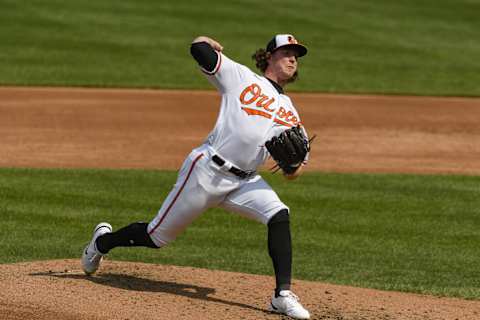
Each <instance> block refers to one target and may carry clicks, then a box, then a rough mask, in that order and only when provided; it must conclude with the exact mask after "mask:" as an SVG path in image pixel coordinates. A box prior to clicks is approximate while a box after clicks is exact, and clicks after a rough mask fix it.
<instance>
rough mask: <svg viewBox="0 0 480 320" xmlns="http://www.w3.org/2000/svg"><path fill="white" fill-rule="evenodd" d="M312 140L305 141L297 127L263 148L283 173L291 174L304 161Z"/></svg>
mask: <svg viewBox="0 0 480 320" xmlns="http://www.w3.org/2000/svg"><path fill="white" fill-rule="evenodd" d="M312 140H313V138H312V139H310V141H309V140H308V139H307V137H306V136H305V133H304V131H303V129H302V128H301V127H300V125H298V126H296V127H292V128H289V129H287V130H285V131H283V132H282V133H281V134H280V135H279V136H276V137H273V138H272V139H270V140H268V141H267V142H265V147H266V148H267V150H268V152H269V153H270V155H271V156H272V158H273V160H275V162H276V163H277V165H278V166H279V167H280V168H281V169H282V170H283V172H284V173H285V174H292V173H294V172H295V171H296V170H297V169H298V167H299V166H300V165H301V164H302V163H303V162H304V161H305V157H306V156H307V154H308V152H309V151H310V142H311V141H312ZM274 168H275V167H274ZM272 169H273V168H272Z"/></svg>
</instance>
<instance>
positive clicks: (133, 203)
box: [0, 169, 480, 299]
mask: <svg viewBox="0 0 480 320" xmlns="http://www.w3.org/2000/svg"><path fill="white" fill-rule="evenodd" d="M264 176H265V177H266V178H267V180H268V181H269V182H270V183H271V185H272V186H273V187H274V189H276V190H277V191H278V194H279V195H280V197H281V198H282V199H283V200H284V201H285V202H286V203H287V204H288V205H289V206H290V207H291V210H292V237H293V241H294V277H295V278H298V279H308V280H316V281H326V282H330V283H339V284H348V285H355V286H363V287H371V288H380V289H388V290H400V291H411V292H421V293H430V294H435V295H442V296H457V297H463V298H472V299H479V298H480V278H479V277H478V266H479V265H480V255H479V254H478V252H479V251H478V248H479V242H480V241H479V240H480V231H479V230H480V229H479V226H480V197H479V193H480V177H468V176H415V175H370V174H369V175H367V174H324V173H308V174H305V175H304V176H303V177H302V178H301V179H299V180H297V181H295V182H288V181H286V180H284V179H283V178H282V177H280V176H279V175H276V176H272V175H271V174H269V173H265V174H264ZM175 179H176V173H174V172H161V171H141V170H123V171H120V170H54V169H49V170H45V169H0V212H1V228H0V243H1V244H2V245H1V246H0V262H1V263H11V262H18V261H30V260H43V259H53V258H79V256H80V254H81V251H82V249H83V247H84V245H85V244H86V243H87V242H88V241H89V238H90V236H91V232H92V228H93V227H94V226H95V225H96V224H97V223H98V222H100V221H103V220H106V221H109V222H110V223H112V225H113V226H114V228H119V227H121V226H124V225H126V224H129V223H130V222H134V221H149V220H150V219H151V218H152V217H153V216H154V215H155V214H156V212H157V210H158V208H159V206H160V205H161V202H162V199H163V198H164V197H165V196H166V194H167V193H168V192H169V191H170V187H171V186H172V185H173V183H174V181H175ZM110 256H111V258H112V259H115V260H129V261H142V262H151V263H161V264H175V265H188V266H197V267H203V268H211V269H223V270H232V271H240V272H248V273H258V274H272V267H271V262H270V258H269V257H268V253H267V248H266V228H265V227H264V226H263V225H261V224H259V223H256V222H253V221H249V220H246V219H243V218H240V217H238V216H236V215H233V214H230V213H227V212H225V211H223V210H210V211H207V212H206V213H205V214H204V215H202V216H201V217H200V218H199V219H198V220H196V221H195V222H194V223H193V224H192V225H191V226H190V227H189V228H188V229H187V231H186V232H185V233H184V234H182V235H181V236H180V237H179V238H178V239H177V241H175V242H173V243H172V244H171V245H169V246H167V247H165V248H163V249H161V250H151V249H144V248H128V249H126V248H120V249H116V250H114V251H112V252H111V254H110Z"/></svg>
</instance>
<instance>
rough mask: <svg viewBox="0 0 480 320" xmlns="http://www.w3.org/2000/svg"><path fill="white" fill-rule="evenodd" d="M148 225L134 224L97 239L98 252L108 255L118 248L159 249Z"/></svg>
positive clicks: (142, 223)
mask: <svg viewBox="0 0 480 320" xmlns="http://www.w3.org/2000/svg"><path fill="white" fill-rule="evenodd" d="M147 226H148V223H144V222H136V223H132V224H130V225H128V226H126V227H124V228H122V229H120V230H118V231H115V232H112V233H106V234H104V235H101V236H100V237H98V238H97V240H96V242H95V244H96V246H97V250H98V251H100V252H101V253H102V254H107V253H108V252H109V251H110V250H112V249H113V248H116V247H149V248H158V247H157V246H156V245H155V243H153V241H152V239H151V238H150V235H149V234H148V232H147Z"/></svg>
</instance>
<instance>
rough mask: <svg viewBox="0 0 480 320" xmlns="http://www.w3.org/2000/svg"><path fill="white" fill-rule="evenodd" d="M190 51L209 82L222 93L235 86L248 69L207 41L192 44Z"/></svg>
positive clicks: (243, 77) (242, 78)
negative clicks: (215, 48)
mask: <svg viewBox="0 0 480 320" xmlns="http://www.w3.org/2000/svg"><path fill="white" fill-rule="evenodd" d="M191 53H192V56H193V57H194V58H195V60H196V61H197V62H198V64H199V67H200V70H201V71H202V72H203V73H204V74H205V76H206V77H207V79H208V80H209V81H210V83H212V84H213V85H214V86H215V87H216V88H217V89H218V90H219V91H220V92H222V93H228V92H229V91H231V90H233V89H234V88H236V87H237V86H238V85H239V84H240V83H241V82H242V81H243V80H244V79H245V77H246V75H247V73H248V71H249V69H248V68H247V67H245V66H243V65H241V64H239V63H237V62H235V61H233V60H232V59H230V58H228V57H227V56H226V55H224V54H223V53H221V52H219V51H216V50H214V49H213V48H212V47H211V46H210V45H209V44H207V43H201V44H195V46H193V45H192V48H191Z"/></svg>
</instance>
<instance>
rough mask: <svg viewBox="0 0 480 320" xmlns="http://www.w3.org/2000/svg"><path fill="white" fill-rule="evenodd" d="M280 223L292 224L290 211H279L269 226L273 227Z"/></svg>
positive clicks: (269, 222)
mask: <svg viewBox="0 0 480 320" xmlns="http://www.w3.org/2000/svg"><path fill="white" fill-rule="evenodd" d="M280 222H287V223H288V222H290V215H289V213H288V209H282V210H280V211H278V212H277V213H276V214H275V215H274V216H273V217H272V218H271V219H270V220H269V221H268V226H271V225H273V224H276V223H280Z"/></svg>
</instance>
